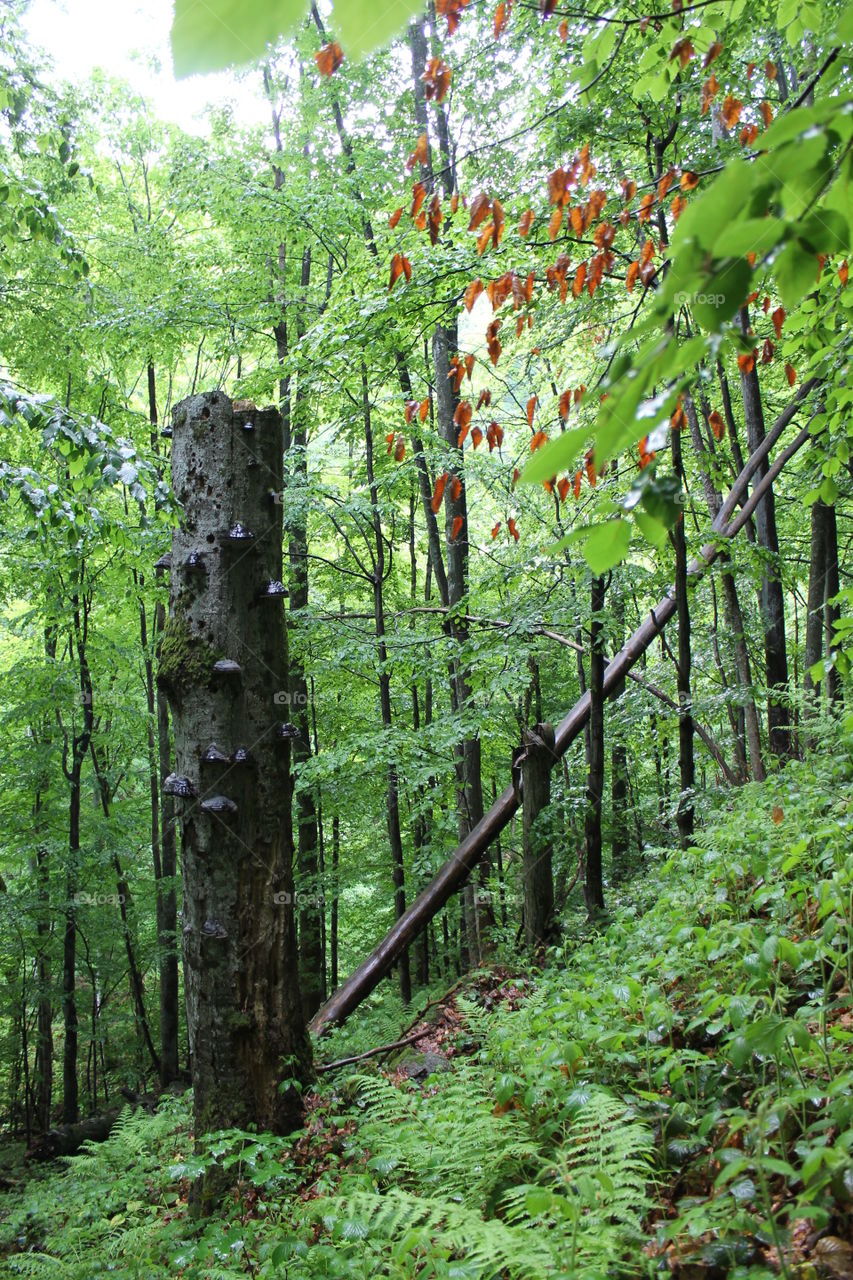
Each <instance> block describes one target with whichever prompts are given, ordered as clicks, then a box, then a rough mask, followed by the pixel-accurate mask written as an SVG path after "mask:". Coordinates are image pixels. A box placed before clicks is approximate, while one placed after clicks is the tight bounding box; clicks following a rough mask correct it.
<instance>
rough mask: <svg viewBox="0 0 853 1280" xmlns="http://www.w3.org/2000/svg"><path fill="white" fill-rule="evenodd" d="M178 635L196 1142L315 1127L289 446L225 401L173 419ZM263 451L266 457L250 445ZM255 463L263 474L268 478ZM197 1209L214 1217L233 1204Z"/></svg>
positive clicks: (173, 597) (270, 421)
mask: <svg viewBox="0 0 853 1280" xmlns="http://www.w3.org/2000/svg"><path fill="white" fill-rule="evenodd" d="M173 422H174V428H173V430H174V435H173V444H172V480H173V486H174V490H175V494H176V496H177V499H178V501H179V502H180V504H181V506H182V508H183V515H182V521H181V527H180V528H179V529H178V530H177V531H176V532H175V533H174V534H173V538H172V564H171V591H170V617H169V621H168V624H167V627H166V632H165V635H164V637H163V643H162V647H161V654H160V667H159V672H158V680H159V682H160V684H161V685H162V686H163V687H164V688H165V689H166V691H167V693H168V695H169V700H170V704H171V709H172V717H173V722H174V727H175V759H176V770H177V776H176V777H173V778H172V779H170V780H169V781H168V782H167V784H166V789H167V790H171V791H172V792H173V793H175V794H176V795H177V796H178V797H179V800H178V804H179V812H180V822H181V834H182V852H181V864H182V875H183V928H182V934H183V937H182V943H183V947H182V950H183V964H184V990H185V993H186V1006H187V1029H188V1034H189V1048H190V1055H191V1061H192V1083H193V1090H194V1113H195V1114H194V1131H195V1134H196V1138H197V1140H198V1139H200V1138H202V1137H203V1135H204V1134H205V1133H207V1132H209V1131H210V1130H212V1129H218V1128H229V1127H232V1126H237V1127H240V1128H247V1127H249V1126H250V1125H257V1127H258V1128H259V1129H268V1130H271V1131H273V1132H275V1133H286V1132H288V1131H290V1130H291V1129H292V1128H294V1127H295V1125H296V1124H297V1123H298V1122H299V1119H300V1116H301V1111H302V1106H301V1096H300V1093H299V1091H298V1090H297V1089H296V1088H294V1087H292V1086H291V1087H289V1088H286V1089H284V1090H283V1091H282V1090H281V1089H280V1088H279V1084H280V1081H281V1079H282V1076H285V1077H287V1078H291V1079H295V1080H301V1081H307V1080H308V1079H309V1078H310V1074H311V1047H310V1042H309V1039H308V1036H307V1034H306V1031H305V1023H304V1018H303V1014H302V1008H301V1002H300V993H299V976H298V966H297V943H296V932H295V921H294V907H293V896H294V884H293V872H292V860H293V827H292V817H291V799H292V780H291V772H290V764H291V757H290V746H291V741H292V737H293V732H294V731H293V727H292V725H291V724H289V723H287V722H286V723H284V724H281V723H277V722H276V718H275V713H276V705H275V701H274V695H275V693H276V692H277V691H279V690H281V689H287V688H288V679H289V672H288V660H287V633H286V629H285V624H284V614H283V605H284V602H283V595H284V589H283V588H282V585H281V573H282V553H281V546H282V507H281V505H280V503H277V502H276V501H274V500H273V499H272V497H271V493H270V491H271V490H272V491H274V493H280V492H281V488H282V456H283V430H282V421H281V417H280V415H279V413H278V411H277V410H275V409H264V410H258V409H256V408H255V407H254V405H252V404H251V403H250V402H248V401H238V402H237V403H236V404H235V405H232V402H231V401H230V400H229V399H228V397H227V396H225V395H223V394H222V393H220V392H212V393H209V394H204V395H198V396H193V397H191V398H189V399H187V400H184V401H182V402H181V403H180V404H179V405H177V406H176V408H175V410H174V414H173ZM248 439H250V440H251V449H250V450H248V449H247V448H246V441H247V440H248ZM252 460H256V461H257V463H258V465H257V466H252V465H250V464H251V461H252ZM223 1189H224V1188H223V1186H222V1184H221V1181H220V1179H219V1178H217V1177H216V1176H214V1175H211V1176H209V1177H208V1178H207V1179H206V1180H205V1182H204V1185H203V1186H201V1187H197V1188H196V1189H195V1191H194V1207H195V1208H196V1209H200V1210H201V1211H202V1212H206V1211H208V1210H209V1209H210V1208H212V1207H213V1206H214V1205H215V1203H216V1202H217V1201H218V1199H219V1197H220V1196H221V1193H222V1191H223Z"/></svg>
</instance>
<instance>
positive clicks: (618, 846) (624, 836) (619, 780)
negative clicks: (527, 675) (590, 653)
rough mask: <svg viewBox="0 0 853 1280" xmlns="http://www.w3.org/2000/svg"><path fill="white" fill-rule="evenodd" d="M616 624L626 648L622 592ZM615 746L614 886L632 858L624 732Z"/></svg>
mask: <svg viewBox="0 0 853 1280" xmlns="http://www.w3.org/2000/svg"><path fill="white" fill-rule="evenodd" d="M613 615H614V618H615V622H616V629H615V637H614V647H615V648H617V649H619V648H621V647H622V643H623V640H624V638H625V601H624V598H623V596H622V594H621V591H620V592H618V593H617V595H616V599H615V602H614V604H613ZM624 692H625V685H624V683H623V685H622V687H621V689H619V690H618V691H617V692H616V693H614V695H613V699H612V701H613V702H614V703H616V702H618V701H619V700H620V699H621V697H622V694H623V693H624ZM611 738H612V741H613V746H612V747H611V749H610V832H611V835H610V867H611V875H612V877H613V882H614V883H616V882H617V881H619V880H621V879H622V878H623V877H624V875H625V872H626V866H625V861H626V858H627V856H628V844H629V840H628V750H627V747H626V745H625V739H624V736H623V734H622V732H621V730H617V729H615V728H614V730H613V731H612V732H611Z"/></svg>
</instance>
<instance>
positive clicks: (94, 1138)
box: [26, 1088, 174, 1164]
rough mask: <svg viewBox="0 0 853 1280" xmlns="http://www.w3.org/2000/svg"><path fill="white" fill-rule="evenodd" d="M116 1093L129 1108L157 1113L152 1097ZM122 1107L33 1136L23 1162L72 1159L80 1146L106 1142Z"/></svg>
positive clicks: (155, 1099) (141, 1094) (153, 1097)
mask: <svg viewBox="0 0 853 1280" xmlns="http://www.w3.org/2000/svg"><path fill="white" fill-rule="evenodd" d="M119 1092H120V1093H121V1094H122V1096H123V1097H124V1098H125V1099H126V1101H127V1103H128V1104H129V1105H130V1106H131V1107H134V1108H136V1107H142V1108H143V1109H144V1110H145V1111H148V1112H151V1113H152V1114H153V1112H154V1111H156V1110H157V1098H156V1096H155V1095H154V1094H148V1093H135V1092H134V1091H133V1089H127V1088H123V1089H121V1090H120V1091H119ZM173 1092H174V1090H173ZM124 1107H125V1104H124V1103H122V1104H121V1105H119V1106H117V1107H110V1108H109V1110H108V1111H102V1112H101V1113H100V1115H97V1116H88V1117H87V1118H86V1119H85V1120H79V1121H78V1122H77V1123H76V1124H61V1125H58V1126H57V1127H56V1128H55V1129H47V1130H46V1131H45V1132H44V1133H38V1134H36V1135H35V1137H34V1138H33V1140H32V1142H31V1143H30V1146H29V1147H28V1148H27V1153H26V1159H27V1160H35V1161H37V1162H38V1163H40V1164H41V1163H44V1162H45V1161H47V1160H55V1159H56V1157H57V1156H73V1155H76V1154H77V1152H78V1151H79V1150H80V1148H81V1147H82V1145H83V1143H84V1142H106V1140H107V1138H108V1137H109V1136H110V1133H111V1132H112V1129H113V1125H114V1124H115V1122H116V1120H117V1119H118V1117H119V1116H120V1115H121V1113H122V1111H124Z"/></svg>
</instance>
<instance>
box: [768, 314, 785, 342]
mask: <svg viewBox="0 0 853 1280" xmlns="http://www.w3.org/2000/svg"><path fill="white" fill-rule="evenodd" d="M785 314H786V313H785V308H784V307H777V308H776V310H775V311H774V312H773V315H772V316H771V317H770V319H771V320H772V321H773V328H774V329H775V330H776V341H777V342H778V341H779V339H780V338H781V337H782V325H783V324H784V323H785Z"/></svg>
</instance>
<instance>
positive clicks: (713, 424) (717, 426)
mask: <svg viewBox="0 0 853 1280" xmlns="http://www.w3.org/2000/svg"><path fill="white" fill-rule="evenodd" d="M708 425H709V427H710V428H711V430H712V431H713V433H714V439H715V440H722V438H723V436H724V435H725V433H726V426H725V423H724V422H723V419H722V418H721V417H720V415H719V413H717V410H716V409H715V410H714V411H713V413H711V414H709V415H708ZM647 438H648V437H647Z"/></svg>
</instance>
